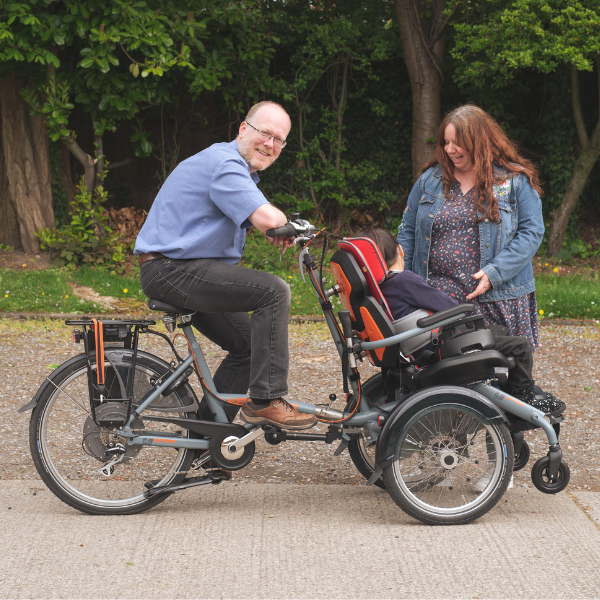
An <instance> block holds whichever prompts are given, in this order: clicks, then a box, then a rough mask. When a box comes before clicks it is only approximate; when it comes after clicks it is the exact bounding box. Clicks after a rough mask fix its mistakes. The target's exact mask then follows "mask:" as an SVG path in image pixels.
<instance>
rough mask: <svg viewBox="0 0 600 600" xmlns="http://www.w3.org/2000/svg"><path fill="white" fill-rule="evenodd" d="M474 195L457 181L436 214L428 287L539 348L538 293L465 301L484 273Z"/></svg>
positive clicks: (488, 322)
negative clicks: (481, 271)
mask: <svg viewBox="0 0 600 600" xmlns="http://www.w3.org/2000/svg"><path fill="white" fill-rule="evenodd" d="M472 195H473V189H471V190H469V191H468V192H467V193H466V194H463V193H462V191H461V189H460V183H458V182H457V181H455V182H454V183H453V184H452V186H451V187H450V193H449V194H448V197H447V198H446V202H445V203H444V205H443V206H442V208H441V209H440V211H439V212H438V214H437V215H436V218H435V221H434V223H433V228H432V231H431V249H430V252H429V279H428V282H429V285H431V286H432V287H435V288H438V289H440V290H443V291H444V292H446V293H447V294H448V295H449V296H452V298H455V299H456V300H457V301H458V302H459V303H463V302H469V303H471V304H474V305H475V311H476V312H477V313H478V314H480V315H482V316H483V320H484V322H485V324H486V325H492V324H499V325H504V326H506V327H508V329H509V331H510V335H520V336H523V337H526V338H527V339H528V340H529V341H530V342H531V343H532V344H533V346H534V348H537V347H538V346H539V345H540V336H539V323H538V316H537V303H536V299H535V292H531V293H530V294H526V295H525V296H521V297H520V298H515V299H513V300H496V301H495V302H480V301H479V298H478V297H476V298H473V299H471V300H467V299H466V298H467V296H468V295H469V294H471V293H472V292H474V291H475V288H476V287H477V285H478V283H479V280H477V279H474V278H473V275H474V274H475V273H477V271H479V270H481V266H480V265H481V253H480V245H479V227H478V226H477V224H476V223H475V220H474V218H473V198H472Z"/></svg>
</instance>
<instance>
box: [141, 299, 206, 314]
mask: <svg viewBox="0 0 600 600" xmlns="http://www.w3.org/2000/svg"><path fill="white" fill-rule="evenodd" d="M148 308H149V309H151V310H160V311H161V312H166V313H171V314H174V315H191V314H192V313H193V312H195V311H193V310H188V309H187V308H180V307H179V306H174V305H173V304H167V303H166V302H163V301H162V300H156V299H155V298H151V299H150V300H148Z"/></svg>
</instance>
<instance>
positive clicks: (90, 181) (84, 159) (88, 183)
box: [60, 135, 96, 193]
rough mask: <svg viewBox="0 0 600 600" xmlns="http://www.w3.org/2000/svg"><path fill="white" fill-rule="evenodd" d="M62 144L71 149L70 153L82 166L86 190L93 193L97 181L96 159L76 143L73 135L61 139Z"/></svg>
mask: <svg viewBox="0 0 600 600" xmlns="http://www.w3.org/2000/svg"><path fill="white" fill-rule="evenodd" d="M60 139H61V142H62V143H63V144H64V145H65V146H66V147H67V148H68V149H69V152H71V154H72V155H73V156H74V157H75V158H76V159H77V160H78V161H79V162H80V163H81V164H82V166H83V168H84V170H85V175H84V178H83V181H84V184H85V189H86V190H87V191H88V192H90V193H92V192H93V191H94V182H95V180H96V159H94V158H92V157H91V156H90V155H89V154H88V153H87V152H86V151H85V150H84V149H83V148H82V147H81V146H80V145H79V144H78V143H77V142H76V141H75V138H74V137H73V136H72V135H69V136H68V137H64V138H60Z"/></svg>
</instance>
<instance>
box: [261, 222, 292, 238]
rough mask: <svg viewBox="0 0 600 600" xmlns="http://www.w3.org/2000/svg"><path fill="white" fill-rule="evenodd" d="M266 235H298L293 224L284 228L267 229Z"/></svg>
mask: <svg viewBox="0 0 600 600" xmlns="http://www.w3.org/2000/svg"><path fill="white" fill-rule="evenodd" d="M265 233H266V235H268V236H269V237H294V236H295V235H296V228H295V227H294V226H293V225H292V223H286V224H285V225H283V226H282V227H275V228H273V229H267V231H266V232H265Z"/></svg>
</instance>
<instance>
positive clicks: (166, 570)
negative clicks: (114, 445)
mask: <svg viewBox="0 0 600 600" xmlns="http://www.w3.org/2000/svg"><path fill="white" fill-rule="evenodd" d="M582 496H585V497H580V498H579V499H578V501H577V502H576V501H574V499H572V498H570V497H569V496H568V495H567V494H565V493H564V492H563V493H561V494H559V495H557V496H545V495H543V494H541V493H539V492H537V490H535V489H532V488H529V489H524V488H515V489H511V490H509V491H508V492H507V493H506V494H505V496H504V498H503V499H502V500H501V502H500V503H499V505H498V506H497V507H496V508H494V509H493V510H492V511H491V512H490V513H488V514H487V515H486V516H485V517H483V518H481V519H479V520H478V521H476V522H474V523H472V524H470V525H465V526H460V527H429V526H426V525H422V524H420V523H418V522H416V521H414V520H413V519H411V518H410V517H408V516H407V515H405V514H404V513H403V512H402V511H401V510H400V509H399V508H398V507H397V506H396V505H395V504H394V503H393V501H392V500H391V498H390V497H389V496H388V495H387V493H386V492H384V491H381V490H378V489H374V488H367V487H366V486H362V485H361V486H350V485H322V486H312V485H291V484H280V485H277V484H270V485H269V484H267V485H264V484H241V483H239V484H236V483H235V480H233V481H232V482H229V483H224V484H222V485H219V486H208V487H201V488H194V489H190V490H186V491H184V492H180V493H178V494H176V495H174V496H171V497H170V498H169V499H167V500H166V501H165V502H164V503H162V504H161V505H160V506H158V507H157V508H155V509H153V510H151V511H149V512H146V513H143V514H140V515H135V516H130V517H90V516H86V515H83V514H80V513H78V512H77V511H75V510H72V509H71V508H69V507H68V506H66V505H65V504H63V503H61V502H60V501H59V500H57V499H56V498H55V497H54V496H53V495H52V494H51V493H50V492H49V491H48V490H47V489H46V488H45V487H44V485H43V483H41V482H40V481H35V480H33V481H32V480H30V481H3V482H1V488H0V512H1V514H2V515H3V518H2V527H1V529H0V597H1V598H131V599H137V598H161V599H164V598H596V597H600V570H599V569H598V565H599V564H600V530H599V528H598V525H597V524H596V523H595V522H594V520H593V517H594V515H596V517H597V514H598V511H600V499H599V497H600V494H592V493H587V494H583V495H582ZM594 507H595V509H594ZM584 508H586V509H588V510H589V511H590V514H591V516H592V518H590V516H588V515H587V514H586V512H585V510H584ZM594 510H595V511H596V512H594ZM598 520H599V521H600V519H598Z"/></svg>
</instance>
